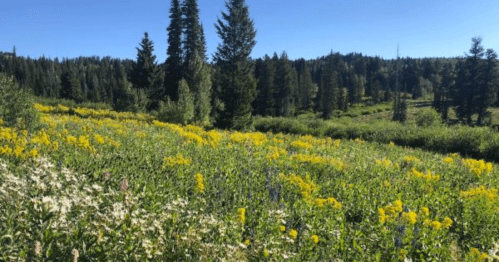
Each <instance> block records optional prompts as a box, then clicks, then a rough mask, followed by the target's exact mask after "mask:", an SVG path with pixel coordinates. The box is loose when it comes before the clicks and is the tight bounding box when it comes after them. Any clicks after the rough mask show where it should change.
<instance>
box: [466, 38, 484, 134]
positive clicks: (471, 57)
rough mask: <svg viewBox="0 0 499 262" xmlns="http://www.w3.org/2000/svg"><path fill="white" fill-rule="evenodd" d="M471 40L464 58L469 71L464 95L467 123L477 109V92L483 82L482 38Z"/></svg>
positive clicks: (469, 122) (469, 123)
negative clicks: (466, 89) (469, 47)
mask: <svg viewBox="0 0 499 262" xmlns="http://www.w3.org/2000/svg"><path fill="white" fill-rule="evenodd" d="M471 41H472V42H473V43H472V46H471V49H470V51H469V52H470V54H468V55H467V58H466V67H467V68H468V69H469V73H470V75H469V82H468V85H467V88H468V89H469V90H468V92H467V96H466V104H467V108H466V120H467V122H468V125H471V117H472V115H473V114H474V113H475V112H476V111H477V108H478V106H477V104H478V103H479V102H478V98H479V95H478V92H480V86H481V85H482V84H483V83H482V81H483V63H482V61H481V60H482V58H483V56H484V48H483V46H482V45H481V43H482V38H480V37H473V38H472V40H471Z"/></svg>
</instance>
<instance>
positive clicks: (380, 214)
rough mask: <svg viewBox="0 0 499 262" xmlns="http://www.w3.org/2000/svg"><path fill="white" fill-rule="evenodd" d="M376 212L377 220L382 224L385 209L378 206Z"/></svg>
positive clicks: (384, 217)
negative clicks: (377, 214)
mask: <svg viewBox="0 0 499 262" xmlns="http://www.w3.org/2000/svg"><path fill="white" fill-rule="evenodd" d="M378 213H379V222H380V223H381V224H384V223H385V221H386V215H385V210H384V209H383V208H381V207H380V208H379V209H378Z"/></svg>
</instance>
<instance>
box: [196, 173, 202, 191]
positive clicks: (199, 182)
mask: <svg viewBox="0 0 499 262" xmlns="http://www.w3.org/2000/svg"><path fill="white" fill-rule="evenodd" d="M195 177H196V189H197V191H198V193H203V192H204V183H203V175H201V174H200V173H197V174H196V175H195Z"/></svg>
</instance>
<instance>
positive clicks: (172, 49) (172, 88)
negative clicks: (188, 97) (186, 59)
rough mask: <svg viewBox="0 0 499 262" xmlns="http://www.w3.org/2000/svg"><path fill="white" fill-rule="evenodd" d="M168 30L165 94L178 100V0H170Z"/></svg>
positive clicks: (179, 63) (179, 58)
mask: <svg viewBox="0 0 499 262" xmlns="http://www.w3.org/2000/svg"><path fill="white" fill-rule="evenodd" d="M166 30H167V31H168V49H167V51H166V55H167V58H166V62H165V64H166V66H165V67H166V72H165V81H164V86H165V91H164V93H165V95H167V96H168V97H169V98H170V99H171V100H173V101H177V100H178V86H179V85H178V84H179V82H180V80H181V79H182V77H183V73H182V72H183V68H182V65H183V57H182V8H181V6H180V3H179V0H171V7H170V25H169V26H168V28H167V29H166Z"/></svg>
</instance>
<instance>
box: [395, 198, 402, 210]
mask: <svg viewBox="0 0 499 262" xmlns="http://www.w3.org/2000/svg"><path fill="white" fill-rule="evenodd" d="M393 205H394V206H395V211H397V212H402V201H400V200H395V202H393Z"/></svg>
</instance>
